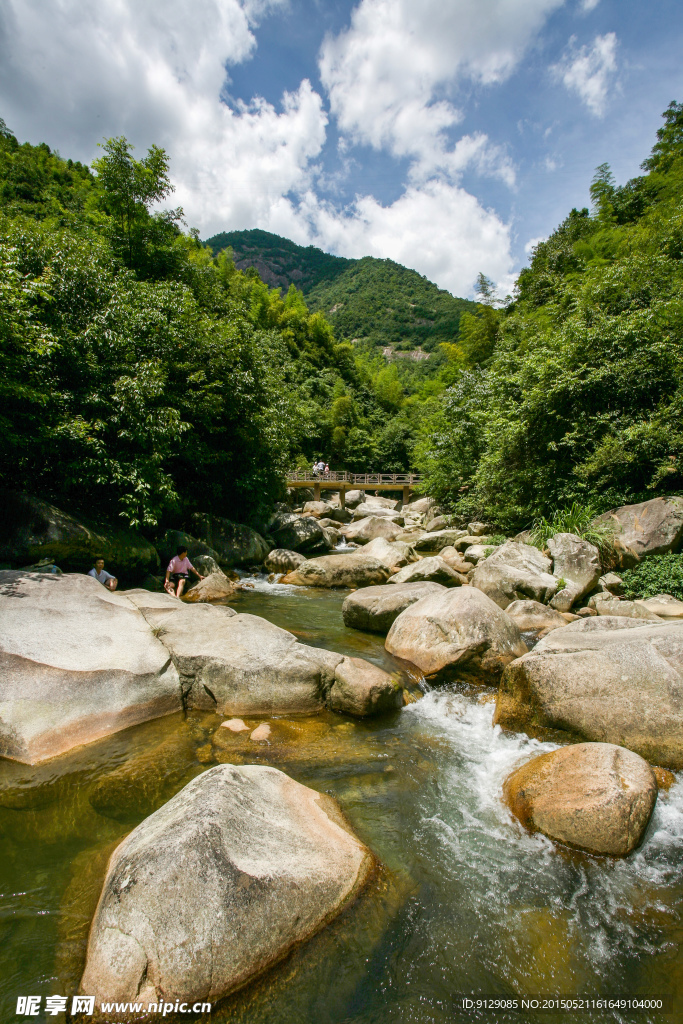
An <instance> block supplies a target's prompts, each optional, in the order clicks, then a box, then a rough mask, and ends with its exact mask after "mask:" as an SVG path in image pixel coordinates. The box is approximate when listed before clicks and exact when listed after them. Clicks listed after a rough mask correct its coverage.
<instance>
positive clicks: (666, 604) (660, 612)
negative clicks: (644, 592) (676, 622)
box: [634, 594, 683, 619]
mask: <svg viewBox="0 0 683 1024" xmlns="http://www.w3.org/2000/svg"><path fill="white" fill-rule="evenodd" d="M634 604H639V605H642V606H643V607H644V608H647V610H648V611H649V612H653V613H654V614H655V615H657V616H659V618H660V619H683V601H679V600H678V599H677V598H675V597H672V596H671V594H657V595H656V596H655V597H648V598H647V600H645V601H635V602H634Z"/></svg>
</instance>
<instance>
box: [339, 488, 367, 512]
mask: <svg viewBox="0 0 683 1024" xmlns="http://www.w3.org/2000/svg"><path fill="white" fill-rule="evenodd" d="M362 501H365V491H358V490H353V491H347V492H346V494H345V495H344V504H345V505H346V507H347V508H355V507H356V505H360V503H361V502H362Z"/></svg>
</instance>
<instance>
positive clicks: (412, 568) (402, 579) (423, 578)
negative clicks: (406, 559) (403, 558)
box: [387, 555, 465, 587]
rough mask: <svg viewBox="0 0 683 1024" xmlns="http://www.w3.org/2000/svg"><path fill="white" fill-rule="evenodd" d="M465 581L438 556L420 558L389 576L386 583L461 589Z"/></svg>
mask: <svg viewBox="0 0 683 1024" xmlns="http://www.w3.org/2000/svg"><path fill="white" fill-rule="evenodd" d="M463 582H465V580H464V579H463V577H462V576H460V574H459V573H457V572H456V571H455V569H452V568H451V567H450V565H449V564H448V563H447V562H444V560H443V558H439V556H438V555H436V556H434V557H433V558H421V559H420V561H419V562H415V563H414V564H413V565H406V566H405V567H404V568H403V569H401V570H400V571H399V572H397V573H396V574H395V575H394V576H391V577H390V578H389V579H388V580H387V583H394V584H401V583H441V584H442V585H443V586H444V587H461V586H462V584H463Z"/></svg>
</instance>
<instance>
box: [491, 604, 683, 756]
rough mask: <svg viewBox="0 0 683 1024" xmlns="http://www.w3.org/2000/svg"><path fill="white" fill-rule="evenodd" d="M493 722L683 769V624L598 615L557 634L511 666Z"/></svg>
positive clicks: (502, 681)
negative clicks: (612, 747)
mask: <svg viewBox="0 0 683 1024" xmlns="http://www.w3.org/2000/svg"><path fill="white" fill-rule="evenodd" d="M494 723H496V724H499V725H502V726H505V728H508V729H515V730H516V731H518V732H527V733H529V735H533V736H551V737H553V736H557V738H558V739H559V738H562V737H565V738H566V737H568V736H572V737H578V738H580V739H584V740H593V741H596V742H603V743H618V744H619V745H620V746H624V747H628V749H629V750H634V751H635V752H636V753H637V754H640V755H641V757H644V758H645V759H646V760H647V761H650V762H651V763H652V764H658V765H662V767H665V768H672V769H674V770H675V769H678V768H681V767H683V622H680V621H679V622H677V621H673V622H663V621H659V622H653V621H647V620H643V619H641V620H638V619H629V618H622V617H618V616H613V617H601V616H595V617H594V618H587V619H580V620H579V621H577V622H572V623H571V624H570V625H568V626H566V627H565V628H564V629H556V630H554V631H553V632H552V633H549V634H548V636H547V637H545V639H543V640H541V641H540V642H539V643H538V644H537V646H536V647H535V648H534V649H533V651H530V652H529V653H528V654H525V655H524V656H523V657H522V658H519V659H518V660H517V661H515V662H513V663H512V664H511V665H509V666H508V667H507V668H506V670H505V672H504V673H503V678H502V680H501V685H500V689H499V691H498V700H497V705H496V713H495V717H494Z"/></svg>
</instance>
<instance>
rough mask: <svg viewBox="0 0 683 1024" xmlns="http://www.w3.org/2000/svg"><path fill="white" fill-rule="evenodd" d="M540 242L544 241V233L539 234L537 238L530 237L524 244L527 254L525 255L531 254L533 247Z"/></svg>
mask: <svg viewBox="0 0 683 1024" xmlns="http://www.w3.org/2000/svg"><path fill="white" fill-rule="evenodd" d="M541 242H545V236H544V235H539V236H538V238H530V239H529V241H528V242H527V243H526V245H525V246H524V252H525V253H526V254H527V256H531V254H532V252H533V251H534V249H535V248H536V246H537V245H540V244H541Z"/></svg>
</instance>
